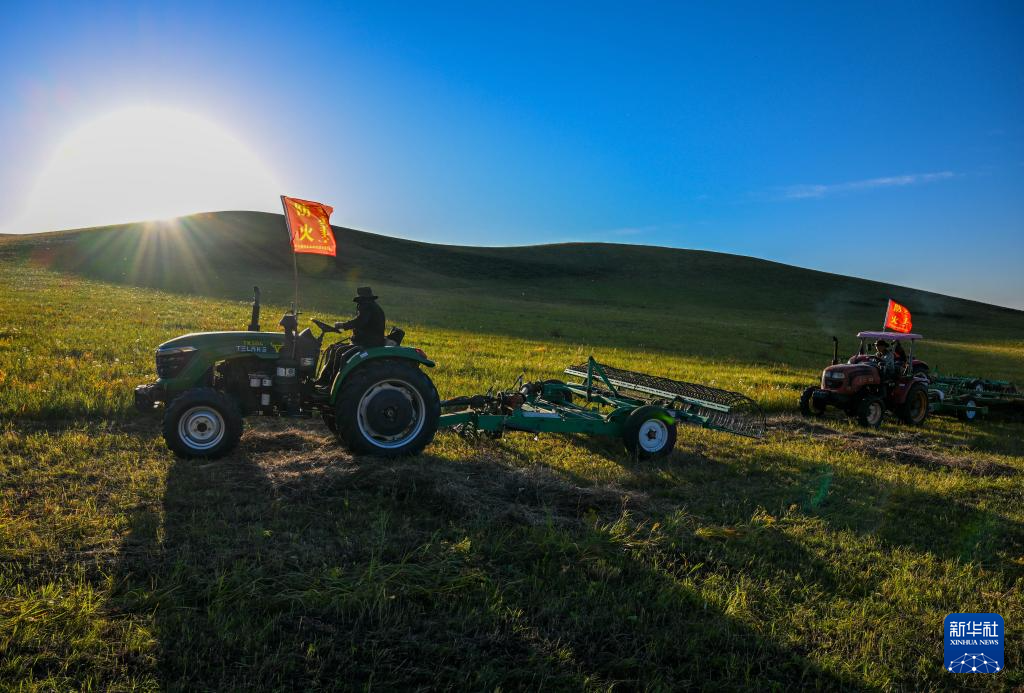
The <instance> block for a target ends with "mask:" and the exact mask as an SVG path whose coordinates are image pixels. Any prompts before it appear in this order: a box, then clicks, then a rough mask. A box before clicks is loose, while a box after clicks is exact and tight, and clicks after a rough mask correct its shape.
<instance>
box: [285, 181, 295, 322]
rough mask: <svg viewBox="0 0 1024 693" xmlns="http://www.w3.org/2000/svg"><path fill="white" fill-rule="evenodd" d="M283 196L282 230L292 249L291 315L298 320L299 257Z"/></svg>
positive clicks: (286, 204)
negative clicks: (292, 292) (292, 284)
mask: <svg viewBox="0 0 1024 693" xmlns="http://www.w3.org/2000/svg"><path fill="white" fill-rule="evenodd" d="M284 198H285V195H281V207H282V209H284V230H285V233H287V234H288V245H289V246H290V247H291V249H292V276H293V277H294V279H295V300H293V301H292V315H294V316H295V319H296V320H298V318H299V256H298V254H297V253H296V252H295V244H294V243H293V242H292V230H291V228H290V227H289V224H288V203H287V202H285V201H284Z"/></svg>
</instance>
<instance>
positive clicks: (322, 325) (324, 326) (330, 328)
mask: <svg viewBox="0 0 1024 693" xmlns="http://www.w3.org/2000/svg"><path fill="white" fill-rule="evenodd" d="M312 322H313V324H314V325H316V326H317V327H319V328H320V331H321V332H341V330H339V329H338V328H337V327H335V326H334V325H328V324H327V323H326V322H321V321H320V320H317V319H316V318H313V319H312Z"/></svg>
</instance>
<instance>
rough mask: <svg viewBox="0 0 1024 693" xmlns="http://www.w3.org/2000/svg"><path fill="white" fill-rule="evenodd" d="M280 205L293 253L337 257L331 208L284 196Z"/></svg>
mask: <svg viewBox="0 0 1024 693" xmlns="http://www.w3.org/2000/svg"><path fill="white" fill-rule="evenodd" d="M281 204H282V205H284V219H285V223H286V224H287V225H288V235H289V236H290V237H291V241H292V250H293V251H295V252H296V253H311V254H313V255H330V256H331V257H334V256H336V255H337V252H338V246H337V243H336V242H335V240H334V231H333V230H332V229H331V212H333V211H334V208H333V207H328V206H327V205H325V204H321V203H320V202H310V201H309V200H300V199H298V198H295V197H285V196H284V195H281Z"/></svg>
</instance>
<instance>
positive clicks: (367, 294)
mask: <svg viewBox="0 0 1024 693" xmlns="http://www.w3.org/2000/svg"><path fill="white" fill-rule="evenodd" d="M367 298H369V299H374V300H376V298H377V297H376V296H374V295H373V289H371V288H370V287H368V286H360V287H359V288H358V289H356V297H355V298H353V299H352V300H353V301H360V300H363V299H367Z"/></svg>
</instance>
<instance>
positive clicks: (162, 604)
mask: <svg viewBox="0 0 1024 693" xmlns="http://www.w3.org/2000/svg"><path fill="white" fill-rule="evenodd" d="M275 224H280V220H279V218H275V217H273V216H270V215H246V214H241V213H237V214H222V215H213V216H209V217H199V218H195V219H192V220H189V221H188V222H186V223H185V224H184V228H160V227H154V228H146V227H144V226H141V225H140V226H133V227H125V228H111V229H101V230H94V231H82V232H69V233H64V234H53V235H46V236H35V237H29V238H14V239H11V238H5V239H3V240H0V421H2V423H0V688H3V689H11V690H21V689H27V690H67V689H93V690H130V689H132V690H134V689H163V688H171V689H184V688H188V689H243V688H244V689H264V690H275V689H277V690H300V689H316V688H367V689H369V688H380V689H385V690H387V689H398V688H400V689H415V688H423V689H427V688H429V689H460V690H462V689H495V688H501V689H504V690H510V689H520V688H545V689H588V690H591V689H592V690H606V689H610V688H619V689H624V690H630V689H637V688H644V689H652V690H659V689H661V690H664V689H678V688H686V687H690V688H698V687H699V688H717V689H751V690H796V689H821V690H834V689H837V688H848V689H898V690H931V689H944V688H959V687H977V688H989V689H1003V688H1012V687H1015V686H1021V685H1024V674H1021V670H1020V668H1019V667H1020V665H1019V662H1020V661H1021V659H1022V655H1024V647H1022V646H1021V641H1020V638H1019V633H1020V630H1019V625H1018V624H1020V623H1021V620H1022V618H1024V598H1022V594H1021V589H1022V577H1024V524H1022V523H1024V503H1022V501H1024V494H1022V491H1021V488H1022V486H1021V481H1022V476H1021V473H1022V472H1024V440H1022V436H1021V431H1022V430H1024V429H1022V424H1021V423H1020V422H1019V421H1014V420H1005V419H996V418H993V419H990V420H985V421H982V422H978V423H975V424H971V425H968V424H964V423H961V422H959V421H957V420H955V419H946V418H943V419H940V418H936V419H933V420H930V421H929V422H928V424H927V425H926V426H925V427H923V428H920V429H913V430H911V429H907V428H905V427H901V426H898V425H895V424H891V423H889V424H886V425H885V426H883V427H882V429H880V430H879V431H877V432H874V431H872V432H867V431H864V430H861V429H859V428H857V427H855V426H853V425H852V424H851V423H849V422H847V421H845V420H842V419H838V418H829V419H825V420H822V421H814V422H807V421H804V420H801V419H800V418H799V417H797V416H795V415H794V411H795V400H796V397H797V396H798V395H799V392H800V390H801V389H802V388H803V387H804V386H805V385H807V384H809V383H811V382H813V381H814V380H815V379H816V378H817V373H818V371H819V370H820V368H821V366H823V365H824V364H825V363H827V361H828V359H829V356H830V353H829V349H830V344H829V336H830V335H832V334H837V335H839V336H840V338H841V340H843V344H844V346H845V347H846V348H847V349H852V347H853V342H852V340H851V338H850V336H851V335H852V333H853V332H855V331H856V330H857V329H874V328H877V327H878V326H879V323H880V318H881V313H882V310H883V306H884V299H885V298H886V297H887V296H892V297H893V298H896V299H897V300H901V302H904V303H906V304H907V305H909V306H910V307H911V309H912V310H914V314H915V327H917V328H918V329H919V331H921V332H923V333H925V335H926V336H927V337H929V340H928V341H926V342H924V343H923V344H922V352H923V353H922V355H923V356H924V358H925V359H926V360H928V361H929V362H931V363H932V364H933V365H938V367H939V368H940V369H942V370H944V371H945V370H949V371H960V372H976V373H978V374H984V375H988V376H991V377H1004V378H1010V379H1016V380H1018V381H1024V360H1022V357H1024V314H1022V313H1020V312H1017V311H1010V310H1006V309H1000V308H995V307H991V306H985V305H982V304H976V303H971V302H966V301H960V300H957V299H950V298H946V297H941V296H937V295H934V294H926V293H923V292H915V291H912V290H908V289H901V288H899V287H887V286H883V285H878V284H873V283H870V282H863V281H860V280H856V279H847V278H842V277H835V276H833V275H826V274H821V273H815V272H810V271H806V270H798V269H795V268H787V267H784V266H781V265H775V264H772V263H764V262H761V261H757V260H751V259H747V258H736V257H731V256H722V255H715V254H710V253H688V252H684V251H668V250H664V249H652V248H636V247H629V246H593V245H589V246H588V245H577V246H554V247H547V248H543V247H542V248H524V249H469V248H443V247H437V246H428V245H424V244H416V243H412V242H407V241H397V240H392V239H383V238H381V237H374V236H372V235H367V234H360V233H358V232H354V231H348V230H341V231H340V248H341V253H340V254H341V255H342V258H341V259H340V260H339V262H338V263H337V265H333V264H329V263H327V262H326V261H321V260H320V259H318V258H303V260H304V266H303V270H304V276H303V280H302V290H303V305H304V310H306V311H308V313H307V317H311V316H314V315H315V316H317V317H321V318H323V319H339V318H341V317H342V316H343V315H345V314H346V313H347V312H348V311H349V309H350V307H351V303H350V301H349V299H350V297H351V295H352V293H353V288H354V286H355V285H357V284H361V283H370V284H372V286H373V287H374V289H376V291H377V293H378V294H379V295H381V297H382V302H383V305H384V307H385V309H386V310H387V311H388V314H389V317H390V318H392V320H393V321H394V322H397V323H399V324H401V325H402V326H403V327H405V328H406V330H407V333H408V336H407V341H408V342H410V343H413V344H415V345H417V346H421V347H422V348H423V349H424V350H425V351H426V352H427V353H428V354H429V355H430V356H431V357H432V358H434V359H435V360H436V361H437V362H438V367H437V368H436V369H434V371H433V372H432V373H431V376H432V377H433V378H434V380H435V382H436V383H437V385H438V388H439V390H440V391H441V394H442V396H451V395H455V394H468V393H473V392H478V391H482V390H486V389H487V388H488V387H490V386H491V385H494V384H497V385H499V386H501V385H505V384H507V383H511V381H512V380H513V379H514V378H515V376H517V375H518V374H519V373H521V372H525V373H526V375H527V377H528V378H541V377H556V376H557V375H558V374H559V373H560V372H561V370H562V368H564V367H565V366H567V365H569V363H572V362H579V361H580V360H582V359H583V358H585V357H586V356H587V355H588V354H590V353H594V354H595V355H596V356H598V357H599V358H600V359H601V360H603V361H606V362H608V363H612V364H615V365H617V366H622V367H627V368H633V369H637V370H643V371H647V372H652V373H657V374H660V375H666V376H672V377H681V378H685V379H689V380H695V381H698V382H706V383H709V384H717V385H719V386H724V387H729V388H732V389H737V390H740V391H742V392H744V393H745V394H748V395H750V396H752V397H754V398H755V399H757V400H758V401H759V402H761V403H762V405H763V406H764V407H765V408H766V410H767V411H768V413H769V433H768V435H767V436H766V438H765V439H764V440H762V441H751V440H747V439H741V438H736V437H731V436H728V435H725V434H720V433H714V432H708V431H700V430H695V429H686V428H684V429H681V430H680V437H679V443H678V445H677V449H676V452H674V453H673V455H672V456H671V457H669V458H668V459H666V460H662V461H657V462H636V461H633V460H630V459H629V458H628V457H627V456H626V455H625V454H624V453H623V452H622V451H621V448H620V445H619V444H618V443H617V442H615V441H605V440H601V439H591V438H585V437H582V436H553V435H552V436H540V437H538V438H536V439H535V438H533V437H532V436H528V435H525V434H520V435H515V434H510V435H508V436H506V437H504V438H503V439H501V440H500V441H491V440H488V441H482V442H476V443H474V442H469V441H465V440H463V439H461V438H459V437H457V436H454V435H451V434H440V435H439V436H438V438H437V439H436V440H435V443H434V444H433V445H431V446H430V447H428V449H427V451H426V452H425V454H423V455H421V456H418V457H416V458H412V459H406V460H400V461H381V460H375V459H353V458H351V457H350V456H348V455H347V454H346V453H344V452H343V451H341V450H340V449H338V448H337V447H336V446H335V445H334V444H333V442H332V440H331V438H330V437H329V435H328V433H327V431H326V429H325V428H323V426H322V425H320V424H319V423H318V422H314V423H309V424H308V425H301V426H299V425H294V424H285V423H283V422H276V421H271V420H268V421H258V422H256V423H254V424H253V425H251V426H249V427H248V429H247V432H246V433H245V435H244V436H243V439H242V444H241V446H240V448H239V450H238V451H237V452H235V453H234V454H232V455H231V456H229V457H227V458H225V459H223V460H218V461H213V462H191V461H185V460H179V459H175V458H174V457H173V456H172V455H171V454H170V453H169V452H168V451H167V450H166V448H165V447H164V445H163V441H162V439H161V438H160V435H159V431H158V427H159V424H158V420H157V419H156V418H147V417H143V416H140V415H137V414H136V413H135V412H134V410H133V409H132V408H131V390H132V388H133V387H134V386H135V385H136V384H138V383H140V382H144V381H147V380H149V379H151V378H152V377H153V373H152V371H153V363H152V360H153V348H154V347H155V345H156V344H158V343H160V342H162V341H164V340H166V339H169V338H171V337H173V336H176V335H178V334H181V333H184V332H188V331H198V330H207V329H231V328H238V329H241V328H242V327H244V325H245V324H246V323H247V321H248V307H247V300H248V298H247V294H248V291H249V288H250V287H251V285H252V284H253V283H259V284H260V285H261V286H262V287H263V289H264V296H265V299H266V300H267V303H268V304H269V305H266V306H265V309H264V321H263V323H264V328H265V329H270V328H271V327H272V326H273V325H274V324H275V323H276V319H277V317H276V316H277V315H279V314H280V313H281V312H283V310H284V304H285V303H286V302H287V300H289V298H290V283H291V282H290V262H291V259H290V257H289V256H288V255H287V252H286V251H287V246H286V241H285V238H284V233H283V231H281V230H280V229H279V228H278V227H277V226H275ZM243 228H244V229H247V230H248V231H247V232H248V233H250V235H248V236H244V237H243V240H238V238H239V237H240V236H241V234H240V231H239V230H240V229H243ZM274 234H279V235H278V236H275V235H274ZM951 611H994V612H998V613H1000V614H1002V616H1003V617H1004V618H1005V620H1006V623H1007V629H1008V630H1007V636H1008V637H1007V643H1008V645H1007V655H1006V656H1007V669H1006V670H1005V671H1004V672H1002V673H1001V674H999V675H997V676H984V677H982V676H978V677H970V676H967V675H953V674H948V673H945V672H944V671H943V670H942V632H941V631H942V619H943V617H944V616H945V614H946V613H948V612H951Z"/></svg>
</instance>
